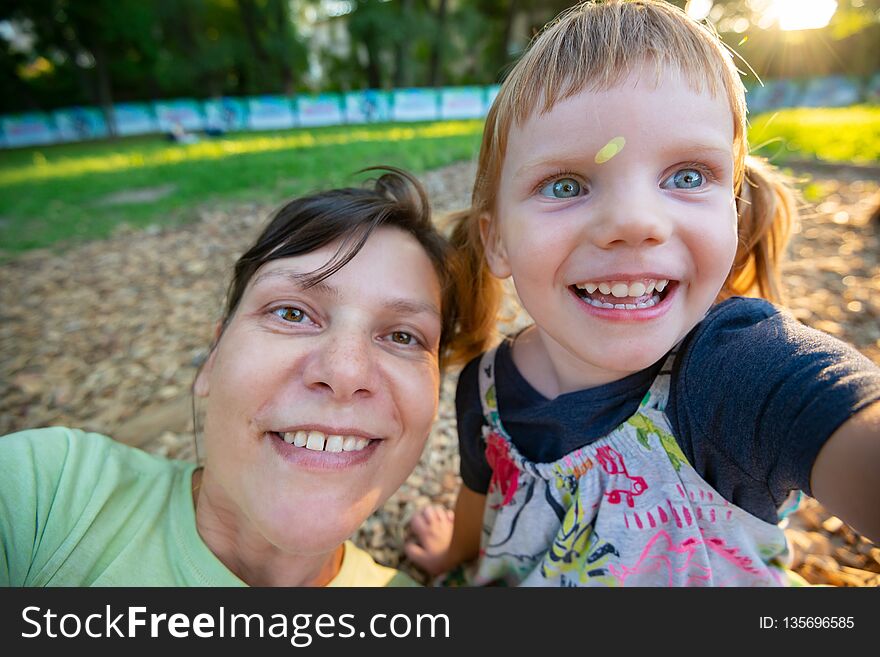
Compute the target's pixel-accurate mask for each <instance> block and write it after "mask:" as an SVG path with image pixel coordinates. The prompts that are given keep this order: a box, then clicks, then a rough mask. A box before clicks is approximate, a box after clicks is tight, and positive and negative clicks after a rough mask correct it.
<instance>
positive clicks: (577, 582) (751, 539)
mask: <svg viewBox="0 0 880 657" xmlns="http://www.w3.org/2000/svg"><path fill="white" fill-rule="evenodd" d="M672 362H673V356H670V357H669V358H668V359H667V361H666V363H665V364H664V367H663V369H662V370H661V372H660V374H659V375H658V376H657V378H656V379H655V380H654V382H653V384H652V385H651V388H650V390H649V391H648V393H647V394H646V395H645V397H644V399H643V400H642V402H641V404H640V406H639V409H638V410H637V411H636V413H635V414H634V415H633V416H632V417H630V418H629V419H628V420H626V421H625V422H624V423H622V424H621V425H620V426H618V427H617V428H616V429H614V430H613V431H612V432H611V433H609V434H608V435H606V436H604V437H602V438H600V439H599V440H597V441H595V442H593V443H591V444H589V445H585V446H583V447H581V448H579V449H577V450H576V451H574V452H572V453H570V454H568V455H566V456H564V457H562V458H561V459H559V460H557V461H554V462H551V463H534V462H531V461H529V460H527V459H526V458H524V457H523V456H522V455H521V454H520V453H519V452H518V451H517V449H516V447H515V446H514V445H513V443H512V442H511V439H510V437H509V436H508V434H507V432H506V431H505V430H504V427H503V425H502V423H501V418H500V417H499V414H498V404H497V401H496V396H495V384H494V378H493V377H494V363H495V351H494V350H493V351H490V352H488V353H486V354H485V355H484V356H483V358H482V360H481V363H480V372H479V381H480V393H481V398H482V404H483V414H484V418H485V422H486V424H487V426H484V427H483V438H484V441H485V446H486V458H487V460H488V463H489V465H490V466H491V468H492V478H491V481H490V484H489V490H488V493H487V498H486V512H485V516H484V522H483V534H482V537H481V546H480V558H479V560H478V561H477V563H476V564H474V566H473V568H474V570H473V572H471V573H470V574H469V576H468V579H469V580H470V582H469V583H471V584H476V585H492V584H495V585H499V584H500V585H510V586H513V585H523V586H785V585H789V584H792V583H795V581H796V576H795V578H791V577H790V573H789V572H788V571H787V570H786V568H785V566H784V564H785V563H787V560H788V559H787V557H788V545H787V542H786V539H785V535H784V533H783V531H782V529H781V528H780V527H779V526H778V525H773V524H770V523H768V522H766V521H764V520H761V519H760V518H757V517H756V516H753V515H751V514H750V513H748V512H746V511H744V510H743V509H741V508H739V507H737V506H735V505H733V504H731V503H730V502H728V501H727V500H726V499H724V498H723V497H722V496H721V495H719V494H718V492H717V491H715V490H714V489H713V488H712V487H711V486H710V485H709V484H707V483H706V482H705V481H704V480H703V479H702V478H701V477H700V476H699V475H698V474H697V472H696V471H695V470H694V468H693V467H691V465H690V464H689V463H688V461H687V459H686V458H685V455H684V454H683V453H682V451H681V449H680V447H679V445H678V443H677V442H676V439H675V437H674V436H673V435H672V431H671V429H670V423H669V420H668V419H667V417H666V414H665V413H664V408H665V406H666V402H667V398H668V396H669V381H670V373H671V369H672Z"/></svg>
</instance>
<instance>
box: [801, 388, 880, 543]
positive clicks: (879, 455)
mask: <svg viewBox="0 0 880 657" xmlns="http://www.w3.org/2000/svg"><path fill="white" fill-rule="evenodd" d="M810 485H811V487H812V492H813V495H814V497H815V498H816V499H817V500H819V501H820V502H821V503H822V505H823V506H825V508H826V509H828V511H830V512H831V513H833V514H834V515H836V516H839V517H840V518H841V519H842V520H844V521H846V523H847V524H848V525H850V526H852V527H853V529H855V530H857V531H858V532H860V533H861V534H863V535H864V536H865V537H867V538H870V539H871V540H873V541H875V542H876V541H880V504H878V501H880V401H878V402H874V403H873V404H871V405H870V406H867V407H866V408H863V409H862V410H861V411H859V412H858V413H856V414H855V415H853V416H852V417H851V418H850V419H849V420H847V421H846V422H844V423H843V424H842V425H841V426H840V427H839V428H838V429H837V431H835V432H834V433H833V434H831V437H830V438H829V439H828V441H827V442H826V443H825V445H824V447H822V449H821V450H820V451H819V455H818V456H817V457H816V461H815V463H814V464H813V470H812V473H811V477H810Z"/></svg>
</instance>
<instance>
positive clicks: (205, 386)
mask: <svg viewBox="0 0 880 657" xmlns="http://www.w3.org/2000/svg"><path fill="white" fill-rule="evenodd" d="M222 333H223V324H222V323H221V322H217V325H216V326H215V327H214V341H213V342H212V343H211V353H209V354H208V359H207V360H206V361H205V362H204V363H202V366H201V367H200V368H199V373H198V374H196V380H195V381H194V382H193V394H194V395H195V396H196V397H207V396H208V394H209V393H210V392H211V386H210V384H209V383H208V382H209V381H210V379H211V370H212V369H213V368H214V358H215V357H216V356H217V344H218V343H219V342H220V336H221V335H222Z"/></svg>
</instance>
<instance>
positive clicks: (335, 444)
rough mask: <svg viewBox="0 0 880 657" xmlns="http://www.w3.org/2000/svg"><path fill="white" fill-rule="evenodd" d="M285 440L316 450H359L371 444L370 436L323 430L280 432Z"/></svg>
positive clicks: (297, 445) (291, 443)
mask: <svg viewBox="0 0 880 657" xmlns="http://www.w3.org/2000/svg"><path fill="white" fill-rule="evenodd" d="M280 435H281V437H282V438H284V442H286V443H288V444H290V445H294V446H295V447H305V448H306V449H310V450H312V451H315V452H322V451H323V452H359V451H361V450H362V449H363V448H364V447H366V446H367V445H369V444H370V439H369V438H361V437H359V436H340V435H330V436H328V435H326V434H324V433H323V432H321V431H314V430H313V431H303V430H300V431H287V432H285V433H282V434H280Z"/></svg>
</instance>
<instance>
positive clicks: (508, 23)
mask: <svg viewBox="0 0 880 657" xmlns="http://www.w3.org/2000/svg"><path fill="white" fill-rule="evenodd" d="M517 4H518V0H510V4H509V5H507V14H506V15H505V16H504V31H503V32H502V33H501V44H500V45H499V51H498V60H497V63H498V65H497V67H496V68H495V75H496V76H498V78H500V77H501V75H500V74H501V72H502V71H504V72H505V73H506V67H507V62H508V60H509V59H510V52H509V51H508V46H509V44H510V37H511V35H512V34H513V20H514V19H515V18H516V12H517ZM497 81H499V82H500V79H497Z"/></svg>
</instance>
